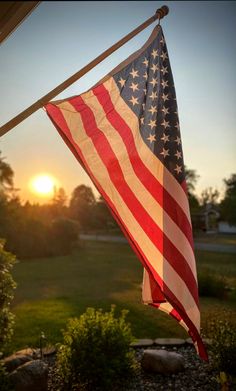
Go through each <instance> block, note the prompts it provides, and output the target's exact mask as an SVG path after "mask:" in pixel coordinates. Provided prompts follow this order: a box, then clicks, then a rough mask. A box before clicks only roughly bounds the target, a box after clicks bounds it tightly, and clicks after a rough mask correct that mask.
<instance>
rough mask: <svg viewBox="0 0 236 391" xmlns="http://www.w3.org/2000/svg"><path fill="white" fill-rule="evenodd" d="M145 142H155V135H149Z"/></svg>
mask: <svg viewBox="0 0 236 391" xmlns="http://www.w3.org/2000/svg"><path fill="white" fill-rule="evenodd" d="M147 140H148V141H150V143H152V142H153V141H156V135H155V134H151V133H150V134H149V136H148V137H147Z"/></svg>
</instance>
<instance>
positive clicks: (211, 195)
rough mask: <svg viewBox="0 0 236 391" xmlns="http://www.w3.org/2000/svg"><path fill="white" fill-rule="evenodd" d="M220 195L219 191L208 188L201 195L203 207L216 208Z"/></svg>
mask: <svg viewBox="0 0 236 391" xmlns="http://www.w3.org/2000/svg"><path fill="white" fill-rule="evenodd" d="M219 196H220V193H219V191H218V190H217V189H213V188H212V187H207V188H206V189H204V190H203V191H202V193H201V205H203V206H204V207H206V206H207V205H211V206H216V205H217V202H218V199H219Z"/></svg>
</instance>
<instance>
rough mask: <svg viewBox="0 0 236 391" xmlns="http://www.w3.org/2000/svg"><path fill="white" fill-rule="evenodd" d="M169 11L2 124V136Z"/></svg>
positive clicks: (159, 12)
mask: <svg viewBox="0 0 236 391" xmlns="http://www.w3.org/2000/svg"><path fill="white" fill-rule="evenodd" d="M168 13H169V8H168V7H167V6H166V5H163V6H162V7H161V8H159V9H158V10H157V11H156V13H155V15H153V16H152V17H151V18H149V19H148V20H146V21H145V22H144V23H142V24H141V25H140V26H138V27H137V28H136V29H134V30H133V31H131V32H130V33H129V34H127V35H126V36H125V37H123V38H122V39H120V40H119V41H118V42H117V43H115V44H114V45H112V46H111V47H110V48H109V49H107V50H105V52H103V53H101V54H100V55H99V56H98V57H96V58H95V59H94V60H92V61H91V62H90V63H89V64H87V65H86V66H85V67H83V68H82V69H80V70H79V71H78V72H76V73H75V74H74V75H72V76H71V77H69V78H68V79H67V80H65V81H64V82H63V83H61V84H59V86H57V87H56V88H54V89H53V90H52V91H50V92H49V93H48V94H46V95H44V96H43V97H42V98H41V99H39V100H38V101H37V102H35V103H33V104H32V105H31V106H29V107H28V108H27V109H25V110H24V111H22V112H21V113H20V114H18V115H17V116H16V117H14V118H12V119H11V120H10V121H8V122H7V123H6V124H4V125H3V126H1V128H0V137H1V136H3V135H4V134H5V133H7V132H9V130H11V129H12V128H14V127H15V126H17V125H19V124H20V123H21V122H22V121H24V120H25V119H26V118H28V117H29V116H30V115H31V114H33V113H34V112H35V111H37V110H38V109H40V108H42V107H43V106H44V105H45V104H47V103H48V102H49V101H50V100H52V99H53V98H55V96H57V95H59V94H60V93H61V92H62V91H64V90H65V89H66V88H68V87H69V86H70V85H71V84H73V83H74V82H75V81H77V80H78V79H80V78H81V77H82V76H84V75H85V74H86V73H87V72H89V71H90V70H91V69H92V68H94V67H95V66H96V65H97V64H99V63H100V62H101V61H103V60H104V59H105V58H106V57H108V56H109V55H110V54H112V53H113V52H115V51H116V50H117V49H119V48H120V47H121V46H122V45H124V44H125V43H126V42H128V41H129V40H130V39H132V38H133V37H134V36H135V35H137V34H138V33H140V32H141V31H142V30H144V29H145V28H146V27H148V26H149V25H150V24H151V23H153V22H154V21H155V20H157V19H162V18H164V16H166V15H167V14H168Z"/></svg>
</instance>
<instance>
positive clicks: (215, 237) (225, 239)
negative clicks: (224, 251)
mask: <svg viewBox="0 0 236 391" xmlns="http://www.w3.org/2000/svg"><path fill="white" fill-rule="evenodd" d="M194 240H195V241H196V242H201V243H211V244H230V245H235V244H236V235H235V234H228V235H227V234H220V233H214V234H206V233H198V234H197V235H196V236H195V237H194Z"/></svg>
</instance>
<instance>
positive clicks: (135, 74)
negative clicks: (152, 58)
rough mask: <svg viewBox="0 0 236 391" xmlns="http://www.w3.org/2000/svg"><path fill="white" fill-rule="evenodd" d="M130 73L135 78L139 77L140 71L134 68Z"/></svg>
mask: <svg viewBox="0 0 236 391" xmlns="http://www.w3.org/2000/svg"><path fill="white" fill-rule="evenodd" d="M130 75H131V76H132V77H133V79H134V78H135V77H139V75H138V71H135V69H134V68H133V69H132V72H130Z"/></svg>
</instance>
